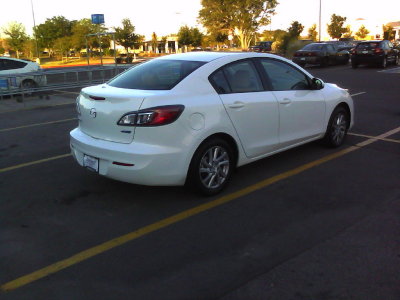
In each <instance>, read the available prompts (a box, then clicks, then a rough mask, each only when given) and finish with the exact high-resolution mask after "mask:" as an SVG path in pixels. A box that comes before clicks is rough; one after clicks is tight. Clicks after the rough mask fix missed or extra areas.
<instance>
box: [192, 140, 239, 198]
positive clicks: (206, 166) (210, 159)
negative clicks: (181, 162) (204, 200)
mask: <svg viewBox="0 0 400 300" xmlns="http://www.w3.org/2000/svg"><path fill="white" fill-rule="evenodd" d="M234 161H235V155H234V152H233V150H232V148H231V146H230V145H229V143H228V142H226V141H225V140H223V139H221V138H211V139H209V140H206V141H205V142H204V143H203V144H201V145H200V146H199V148H198V149H197V150H196V152H195V154H194V155H193V158H192V161H191V162H190V166H189V171H188V176H187V180H186V186H188V187H190V188H192V189H194V190H195V191H196V192H197V193H200V194H202V195H205V196H211V195H215V194H218V193H219V192H221V191H222V190H223V189H224V188H225V187H226V186H227V184H228V182H229V180H230V177H231V175H232V171H233V169H234V167H235V166H234Z"/></svg>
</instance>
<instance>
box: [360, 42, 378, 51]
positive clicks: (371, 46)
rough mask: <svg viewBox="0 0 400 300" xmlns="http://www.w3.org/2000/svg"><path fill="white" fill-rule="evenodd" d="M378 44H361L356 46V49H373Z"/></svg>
mask: <svg viewBox="0 0 400 300" xmlns="http://www.w3.org/2000/svg"><path fill="white" fill-rule="evenodd" d="M378 45H379V43H361V44H358V46H357V49H359V50H368V49H375V48H376V47H377V46H378Z"/></svg>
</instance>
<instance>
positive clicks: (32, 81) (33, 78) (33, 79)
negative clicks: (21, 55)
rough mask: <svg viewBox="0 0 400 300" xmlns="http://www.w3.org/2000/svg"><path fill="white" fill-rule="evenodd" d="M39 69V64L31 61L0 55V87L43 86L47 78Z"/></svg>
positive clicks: (23, 87) (27, 87) (25, 87)
mask: <svg viewBox="0 0 400 300" xmlns="http://www.w3.org/2000/svg"><path fill="white" fill-rule="evenodd" d="M41 70H42V69H41V68H40V65H39V64H37V63H35V62H32V61H27V60H23V59H17V58H9V57H0V88H2V89H15V88H21V89H24V90H27V89H32V88H36V87H39V86H44V85H46V83H47V80H46V76H44V75H43V74H42V73H41V72H40V71H41ZM0 92H1V91H0Z"/></svg>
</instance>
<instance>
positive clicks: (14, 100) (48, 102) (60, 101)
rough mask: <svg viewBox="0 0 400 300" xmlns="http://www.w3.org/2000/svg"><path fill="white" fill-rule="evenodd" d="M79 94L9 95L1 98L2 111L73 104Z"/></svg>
mask: <svg viewBox="0 0 400 300" xmlns="http://www.w3.org/2000/svg"><path fill="white" fill-rule="evenodd" d="M77 95H78V92H72V91H61V92H56V93H53V94H49V95H42V96H39V95H33V96H25V97H22V96H18V97H16V96H15V97H7V98H4V99H3V100H0V113H5V112H15V111H21V110H32V109H38V108H44V107H53V106H58V105H66V104H73V103H75V99H76V97H77Z"/></svg>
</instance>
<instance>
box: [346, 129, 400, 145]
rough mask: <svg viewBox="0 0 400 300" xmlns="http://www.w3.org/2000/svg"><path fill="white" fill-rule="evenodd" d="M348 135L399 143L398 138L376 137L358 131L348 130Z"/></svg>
mask: <svg viewBox="0 0 400 300" xmlns="http://www.w3.org/2000/svg"><path fill="white" fill-rule="evenodd" d="M348 135H354V136H360V137H365V138H369V139H375V140H380V141H385V142H392V143H399V144H400V141H399V140H394V139H385V138H377V137H374V136H371V135H366V134H359V133H352V132H349V133H348Z"/></svg>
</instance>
